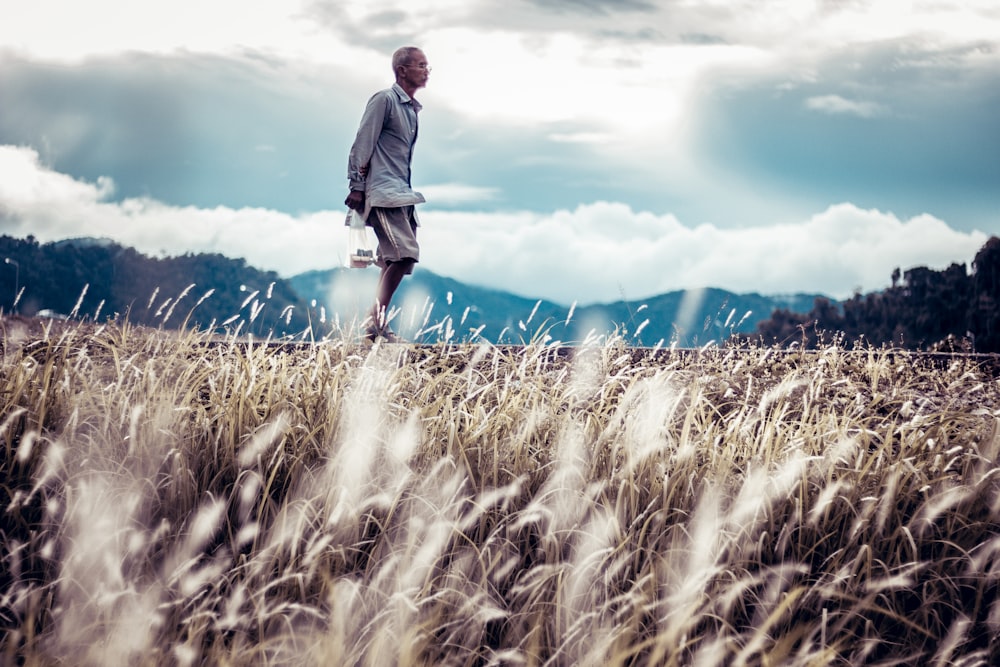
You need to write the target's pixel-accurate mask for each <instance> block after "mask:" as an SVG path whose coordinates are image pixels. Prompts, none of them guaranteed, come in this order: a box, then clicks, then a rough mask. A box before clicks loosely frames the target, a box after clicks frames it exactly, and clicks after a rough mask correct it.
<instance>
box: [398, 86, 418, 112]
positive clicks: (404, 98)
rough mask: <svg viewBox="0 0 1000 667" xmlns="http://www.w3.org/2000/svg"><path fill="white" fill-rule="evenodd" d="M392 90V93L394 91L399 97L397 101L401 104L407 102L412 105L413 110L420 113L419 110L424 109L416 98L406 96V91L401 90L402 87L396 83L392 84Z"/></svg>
mask: <svg viewBox="0 0 1000 667" xmlns="http://www.w3.org/2000/svg"><path fill="white" fill-rule="evenodd" d="M392 89H393V91H395V93H396V95H397V96H398V97H399V101H400V102H402V103H403V104H406V103H407V102H409V103H411V104H412V105H413V108H414V109H416V110H417V111H420V110H421V109H423V108H424V106H423V105H422V104H420V102H418V101H417V98H415V97H410V96H409V95H407V94H406V91H405V90H403V87H402V86H400V85H399V84H398V83H394V84H392Z"/></svg>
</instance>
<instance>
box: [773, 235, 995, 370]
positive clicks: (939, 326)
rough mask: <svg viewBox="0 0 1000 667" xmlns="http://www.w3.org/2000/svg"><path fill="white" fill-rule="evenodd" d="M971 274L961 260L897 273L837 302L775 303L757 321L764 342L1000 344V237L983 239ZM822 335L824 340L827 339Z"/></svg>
mask: <svg viewBox="0 0 1000 667" xmlns="http://www.w3.org/2000/svg"><path fill="white" fill-rule="evenodd" d="M972 266H973V273H972V274H971V275H969V274H968V273H967V272H966V268H965V266H964V265H962V264H952V265H951V266H949V267H948V268H946V269H944V270H941V271H934V270H931V269H928V268H927V267H923V266H919V267H915V268H912V269H910V270H908V271H906V272H904V273H903V274H902V278H903V280H902V283H899V282H898V281H899V270H898V269H897V270H896V271H895V272H894V273H893V284H892V287H890V288H888V289H886V290H883V291H881V292H874V293H871V294H864V295H862V294H855V295H854V296H853V297H851V298H850V299H848V300H847V301H845V302H844V303H843V304H841V305H840V306H839V307H838V306H837V305H835V304H834V303H832V302H831V301H829V300H828V299H824V298H819V299H816V301H815V303H814V305H813V309H812V310H811V311H810V312H809V313H806V314H801V313H793V312H790V311H787V310H778V311H776V312H775V313H773V314H772V316H771V318H770V319H769V320H767V321H765V322H761V323H759V324H758V325H757V336H758V337H760V338H761V339H762V340H764V341H765V342H766V343H778V344H780V345H789V344H799V345H803V346H805V347H808V348H812V349H816V348H819V347H822V346H823V345H825V344H828V343H829V342H830V339H831V338H840V339H843V340H847V341H851V342H854V341H862V340H863V341H864V342H865V343H867V344H874V345H890V346H895V347H902V348H907V349H949V350H966V351H969V350H975V351H977V352H1000V238H997V237H992V238H990V239H989V240H988V241H987V242H986V244H985V245H984V246H983V247H982V249H981V250H980V251H979V253H978V254H977V255H976V258H975V261H974V262H973V265H972ZM824 338H825V339H826V340H824Z"/></svg>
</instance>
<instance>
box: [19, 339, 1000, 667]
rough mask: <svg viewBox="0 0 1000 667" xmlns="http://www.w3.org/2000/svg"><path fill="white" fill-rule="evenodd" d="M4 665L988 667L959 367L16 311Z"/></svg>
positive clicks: (989, 585)
mask: <svg viewBox="0 0 1000 667" xmlns="http://www.w3.org/2000/svg"><path fill="white" fill-rule="evenodd" d="M0 400H2V413H0V437H2V441H0V447H2V449H0V451H2V453H3V454H2V475H0V484H2V494H0V502H2V503H3V505H4V507H3V510H2V512H3V515H2V523H0V526H2V529H3V532H2V544H0V549H2V558H3V563H2V583H3V587H2V596H3V597H2V600H0V624H2V627H3V631H4V633H3V635H2V638H0V663H2V664H12V665H13V664H24V665H101V666H104V665H296V666H303V665H372V666H382V665H560V666H561V665H704V666H714V665H862V664H865V665H867V664H871V665H903V664H906V665H913V664H926V665H928V666H931V665H989V664H997V663H998V661H1000V639H998V635H1000V603H998V602H997V592H998V583H1000V531H998V527H1000V525H998V524H1000V493H998V490H1000V474H998V471H1000V467H998V452H1000V383H998V380H997V378H996V377H994V376H993V373H992V372H991V370H990V369H988V368H985V367H982V366H980V365H979V364H978V363H977V361H976V360H975V359H973V358H967V357H960V356H956V357H954V358H951V359H948V360H945V361H940V360H938V361H936V362H935V363H931V362H929V361H927V360H926V359H925V358H923V357H919V356H913V355H908V354H906V353H903V352H900V351H893V350H877V349H868V350H860V351H855V350H851V351H848V350H846V349H844V348H843V347H840V346H838V345H833V346H831V347H829V348H828V349H825V350H822V351H818V352H806V351H802V352H793V353H787V352H781V351H778V350H775V349H769V348H764V347H752V346H751V347H741V348H738V349H727V348H725V347H722V348H719V347H708V348H704V349H701V350H694V351H686V352H681V351H670V350H665V351H659V352H657V353H655V354H654V353H651V352H649V351H644V350H637V349H631V348H629V347H627V346H626V345H625V344H624V343H623V342H622V340H621V339H619V338H616V337H615V336H609V337H607V338H603V339H600V340H593V341H590V342H588V344H586V345H581V346H579V347H577V348H575V349H574V350H572V353H571V354H559V353H558V350H557V349H556V348H553V347H549V346H546V345H544V344H538V343H529V344H527V345H525V346H523V347H494V346H491V345H488V344H481V345H476V344H463V345H454V344H447V343H442V344H440V345H431V346H423V347H417V346H410V345H376V346H374V347H370V346H363V345H357V344H352V343H348V342H344V341H343V340H339V339H338V338H336V337H330V338H329V339H327V340H321V341H318V342H316V343H314V344H306V345H301V346H276V345H265V344H261V343H260V342H251V341H248V340H247V339H245V338H241V339H236V338H229V339H225V338H213V337H209V336H207V335H205V334H199V333H194V332H182V333H176V332H174V333H168V332H165V331H160V330H155V329H139V328H135V327H131V326H129V325H127V324H121V323H119V324H108V325H104V326H96V325H94V324H90V325H86V326H84V325H74V324H71V323H49V324H46V325H44V326H35V327H34V328H33V329H29V328H27V327H25V326H24V325H23V324H22V323H20V322H17V321H13V320H8V321H5V322H4V347H3V361H2V370H0Z"/></svg>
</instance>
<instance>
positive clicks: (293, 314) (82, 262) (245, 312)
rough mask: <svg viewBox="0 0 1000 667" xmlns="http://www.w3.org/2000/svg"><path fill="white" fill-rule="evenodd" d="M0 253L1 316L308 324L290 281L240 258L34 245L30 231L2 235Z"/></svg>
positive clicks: (277, 331)
mask: <svg viewBox="0 0 1000 667" xmlns="http://www.w3.org/2000/svg"><path fill="white" fill-rule="evenodd" d="M0 258H2V260H3V261H4V264H5V265H0V307H2V308H3V310H4V311H5V312H7V313H10V312H17V313H19V314H23V315H28V316H34V315H38V314H42V315H46V314H47V315H49V316H55V317H63V316H73V317H75V318H77V317H78V318H91V319H93V320H95V321H104V320H106V319H109V318H119V319H125V318H127V319H128V321H129V322H132V323H135V324H142V325H147V326H163V327H165V328H178V327H181V326H189V327H193V328H199V329H217V330H220V331H221V330H223V324H224V323H226V326H227V327H228V328H229V329H230V330H236V329H237V327H239V326H241V325H240V320H242V321H243V324H242V331H250V332H253V333H256V334H260V335H268V334H274V335H279V336H280V335H285V334H295V333H299V332H302V331H304V330H305V329H306V328H307V327H308V326H309V321H310V313H309V312H308V310H309V305H308V304H306V303H305V302H304V301H303V300H302V299H301V298H300V297H299V296H298V295H297V294H296V293H295V291H294V290H293V289H292V288H291V286H290V285H289V284H288V282H287V281H285V280H283V279H282V278H279V277H278V275H277V274H276V273H274V272H273V271H270V272H265V271H260V270H258V269H255V268H253V267H251V266H247V264H246V262H245V260H243V259H230V258H227V257H224V256H223V255H219V254H198V255H194V254H187V255H183V256H180V257H166V258H156V257H148V256H146V255H143V254H141V253H139V252H137V251H136V250H134V249H133V248H128V247H124V246H121V245H118V244H117V243H113V242H110V241H107V240H103V239H71V240H67V241H58V242H54V243H45V244H39V243H38V242H37V241H36V240H35V238H34V237H32V236H29V237H28V238H27V239H16V238H12V237H10V236H0ZM15 301H16V304H15ZM227 321H228V322H227Z"/></svg>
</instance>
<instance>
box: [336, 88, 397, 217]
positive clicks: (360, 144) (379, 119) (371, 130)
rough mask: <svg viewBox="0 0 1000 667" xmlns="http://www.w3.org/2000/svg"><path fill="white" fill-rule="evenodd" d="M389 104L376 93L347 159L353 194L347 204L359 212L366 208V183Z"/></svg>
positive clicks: (365, 113)
mask: <svg viewBox="0 0 1000 667" xmlns="http://www.w3.org/2000/svg"><path fill="white" fill-rule="evenodd" d="M387 104H388V100H387V99H386V96H385V94H383V93H376V94H375V95H372V97H371V99H369V100H368V105H367V106H366V107H365V112H364V114H363V115H362V117H361V125H360V127H359V128H358V134H357V136H356V137H355V138H354V145H352V146H351V153H350V155H349V156H348V159H347V178H348V181H350V189H351V193H350V194H349V195H348V196H347V199H346V200H345V203H346V204H347V205H348V206H350V207H351V208H353V209H355V210H358V211H360V210H362V209H363V208H364V201H365V190H366V184H365V181H366V179H367V176H368V170H369V166H370V165H371V159H372V154H373V153H374V152H375V144H376V143H377V142H378V138H379V135H380V134H382V125H383V124H384V123H385V115H386V105H387Z"/></svg>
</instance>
